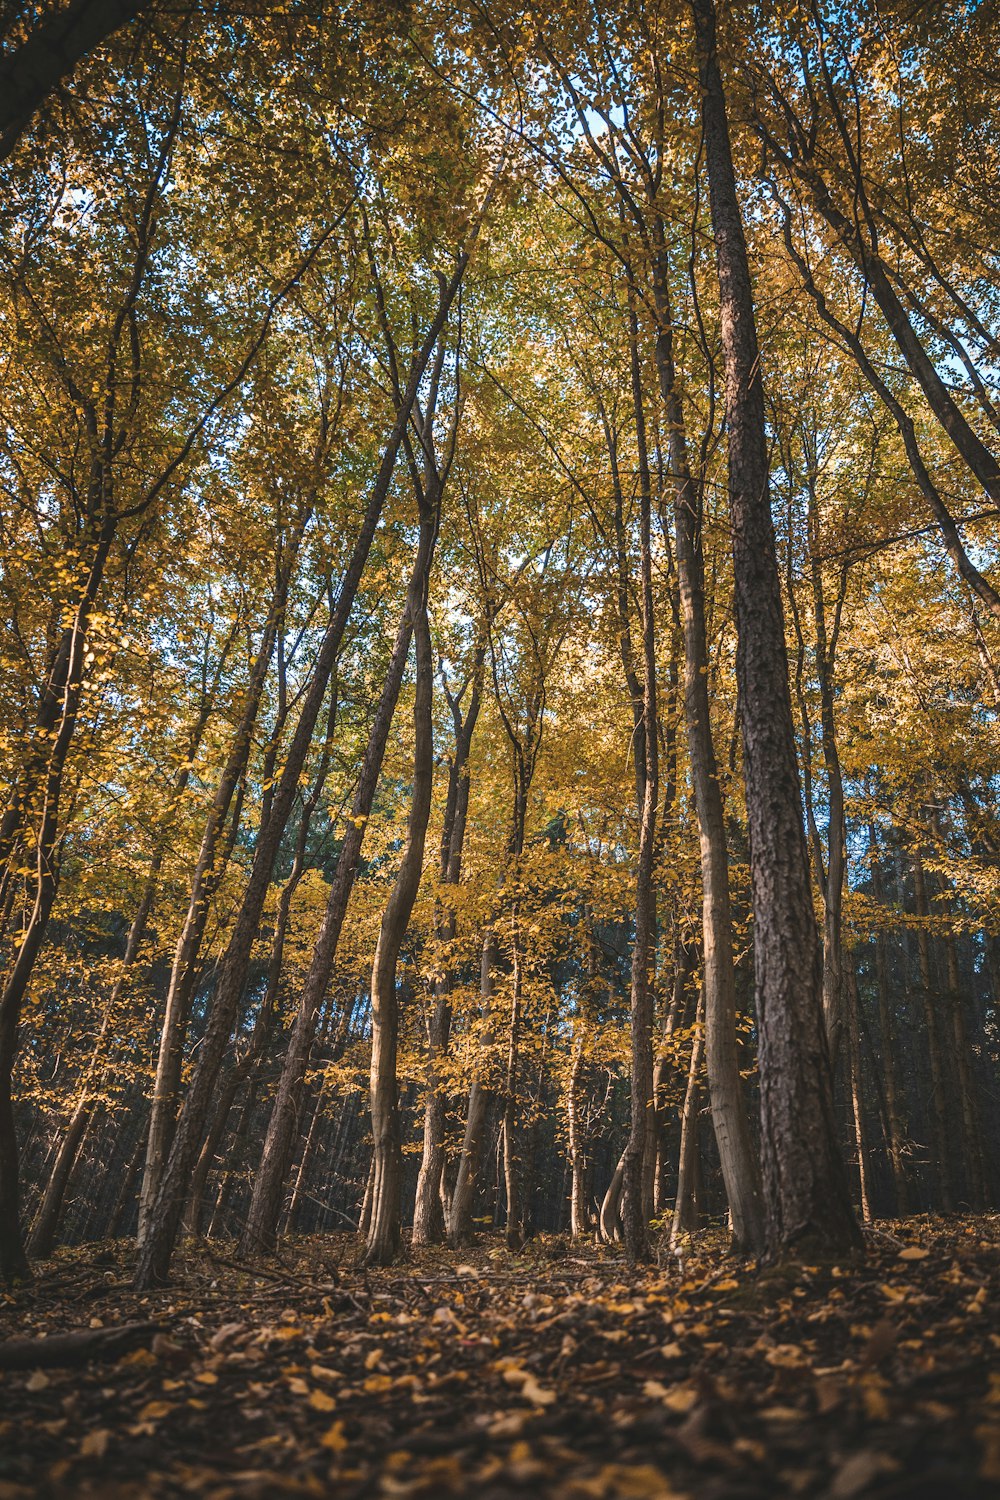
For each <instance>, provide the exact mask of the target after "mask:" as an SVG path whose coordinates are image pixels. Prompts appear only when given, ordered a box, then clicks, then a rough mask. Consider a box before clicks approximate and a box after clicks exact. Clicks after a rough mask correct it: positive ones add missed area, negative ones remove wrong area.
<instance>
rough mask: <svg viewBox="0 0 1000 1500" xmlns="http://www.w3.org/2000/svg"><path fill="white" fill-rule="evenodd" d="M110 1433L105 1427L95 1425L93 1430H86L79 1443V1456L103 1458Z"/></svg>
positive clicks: (109, 1439)
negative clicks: (85, 1434)
mask: <svg viewBox="0 0 1000 1500" xmlns="http://www.w3.org/2000/svg"><path fill="white" fill-rule="evenodd" d="M110 1441H111V1434H110V1432H109V1431H108V1429H107V1428H106V1427H95V1429H94V1431H93V1432H88V1433H87V1436H86V1437H85V1438H84V1440H83V1442H82V1443H81V1444H80V1457H81V1458H103V1457H104V1455H105V1453H106V1452H107V1451H108V1443H109V1442H110Z"/></svg>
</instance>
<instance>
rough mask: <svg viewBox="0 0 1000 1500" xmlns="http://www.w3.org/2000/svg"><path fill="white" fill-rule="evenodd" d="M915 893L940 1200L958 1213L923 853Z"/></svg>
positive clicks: (916, 866)
mask: <svg viewBox="0 0 1000 1500" xmlns="http://www.w3.org/2000/svg"><path fill="white" fill-rule="evenodd" d="M912 869H913V892H914V900H915V905H916V913H917V916H918V918H920V921H919V922H918V925H917V960H918V964H919V967H920V994H921V999H922V1002H923V1009H924V1029H925V1031H926V1033H927V1053H928V1062H929V1065H930V1075H931V1116H932V1120H933V1126H934V1165H935V1169H936V1170H935V1175H936V1177H937V1190H938V1203H939V1205H940V1208H941V1211H942V1213H946V1214H950V1213H952V1212H954V1208H955V1198H954V1186H953V1181H952V1170H951V1151H950V1149H949V1146H950V1139H951V1137H950V1131H949V1125H948V1096H947V1085H946V1082H945V1071H944V1058H943V1054H942V1049H941V1035H940V1028H939V1021H938V1013H937V1005H936V999H937V997H936V995H935V993H934V983H933V978H932V974H931V950H930V935H929V933H928V930H927V922H928V919H929V917H930V908H929V906H928V901H927V882H926V879H925V877H924V865H923V860H922V859H921V858H920V855H919V854H918V853H916V852H914V854H913V856H912Z"/></svg>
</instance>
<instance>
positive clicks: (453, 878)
mask: <svg viewBox="0 0 1000 1500" xmlns="http://www.w3.org/2000/svg"><path fill="white" fill-rule="evenodd" d="M484 660H485V651H484V649H483V648H482V647H479V648H478V649H477V651H476V656H475V662H474V665H473V672H472V694H471V697H470V699H469V707H468V710H467V712H466V714H465V716H464V718H463V716H462V708H461V698H462V694H461V693H459V694H458V695H457V696H456V697H453V696H452V695H451V694H450V693H449V692H448V688H447V684H445V693H446V695H447V697H448V700H449V707H450V708H451V713H452V719H453V721H454V725H455V752H454V756H453V758H452V762H451V767H450V769H449V773H448V797H447V802H446V805H445V818H444V828H443V830H442V834H441V868H440V881H441V884H442V886H457V885H458V883H459V881H460V880H461V878H462V855H463V852H464V849H465V830H466V826H467V823H468V812H469V753H470V750H471V747H472V736H473V734H474V732H475V728H476V722H477V720H478V718H479V709H480V705H481V702H482V681H483V665H484ZM463 691H464V689H463ZM437 928H438V939H439V941H440V942H441V943H442V944H444V945H445V951H446V953H447V945H448V944H450V943H452V942H453V941H454V939H455V930H456V929H455V912H454V909H453V908H451V907H450V906H448V905H447V898H444V909H443V910H442V911H439V913H438V921H437ZM450 963H451V960H450V957H446V959H445V972H444V973H443V974H442V975H441V977H440V978H439V979H438V980H437V981H436V982H435V986H434V1004H433V1009H432V1011H431V1015H430V1019H429V1023H428V1028H427V1030H428V1036H427V1095H426V1099H425V1101H424V1147H423V1154H422V1156H421V1160H420V1172H419V1174H418V1177H417V1193H416V1200H415V1203H414V1208H413V1238H412V1243H413V1244H414V1245H432V1244H439V1243H440V1242H441V1240H443V1239H444V1235H445V1208H444V1201H443V1187H444V1165H445V1160H444V1158H445V1152H444V1128H445V1097H444V1093H443V1092H442V1083H441V1076H440V1068H441V1060H442V1059H443V1058H444V1057H445V1056H446V1055H447V1052H448V1045H449V1040H450V1035H451V999H450V994H451V974H450V972H449V969H450Z"/></svg>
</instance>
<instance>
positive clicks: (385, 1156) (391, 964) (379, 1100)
mask: <svg viewBox="0 0 1000 1500" xmlns="http://www.w3.org/2000/svg"><path fill="white" fill-rule="evenodd" d="M422 583H423V589H424V593H423V596H422V597H421V598H420V599H419V601H418V602H417V603H416V605H415V609H414V624H413V634H414V641H415V647H416V692H415V695H414V701H413V793H412V797H411V801H410V819H409V825H408V828H407V835H406V847H405V849H404V850H403V858H402V862H401V864H400V867H399V873H398V874H397V876H396V881H395V884H394V885H393V888H392V894H391V895H390V897H389V900H388V902H387V904H386V908H385V911H384V912H383V914H382V922H381V925H380V928H379V935H378V942H377V944H376V946H375V958H374V961H373V963H372V984H371V997H372V1058H371V1116H372V1142H373V1148H374V1164H375V1178H374V1185H373V1203H372V1210H371V1218H370V1222H369V1227H368V1240H367V1245H366V1248H365V1263H366V1265H376V1266H387V1265H390V1264H391V1263H392V1261H394V1260H395V1258H396V1256H397V1254H398V1252H399V1240H400V1193H401V1188H402V1177H403V1151H402V1142H401V1138H400V1126H399V1084H398V1081H397V1078H396V1053H397V1046H398V1038H399V1010H398V1002H397V996H396V966H397V962H398V959H399V953H400V949H401V948H402V946H403V939H404V938H405V936H406V929H407V927H408V925H409V921H410V916H411V914H412V912H413V903H414V902H415V900H416V899H417V890H418V888H419V885H420V872H421V870H422V868H423V862H424V842H425V839H426V835H427V822H428V819H429V818H430V811H431V792H432V790H433V785H434V735H433V725H432V720H431V709H432V698H433V679H434V666H433V662H432V659H431V633H430V627H429V625H428V623H427V595H426V589H427V574H426V572H425V573H424V576H423V580H422Z"/></svg>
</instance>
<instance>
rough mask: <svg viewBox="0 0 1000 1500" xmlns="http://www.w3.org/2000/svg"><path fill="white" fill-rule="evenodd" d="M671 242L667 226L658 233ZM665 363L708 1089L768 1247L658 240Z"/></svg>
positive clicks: (691, 497)
mask: <svg viewBox="0 0 1000 1500" xmlns="http://www.w3.org/2000/svg"><path fill="white" fill-rule="evenodd" d="M657 239H658V241H662V230H661V231H660V232H659V233H658V236H657ZM654 286H655V290H656V311H657V323H658V326H657V339H656V362H657V370H658V373H659V379H660V393H661V396H662V399H663V404H664V410H665V414H666V419H667V425H668V432H669V445H670V447H669V454H670V468H671V477H672V480H673V485H674V536H675V541H676V547H677V581H678V587H679V590H680V604H681V618H682V621H683V629H684V717H685V722H686V725H687V741H688V758H689V762H690V768H691V784H692V787H693V790H694V798H695V807H696V809H697V815H698V836H699V845H700V850H701V885H702V934H703V951H704V977H703V994H704V1002H703V1003H704V1009H705V1049H706V1053H707V1062H708V1087H709V1097H710V1101H711V1108H712V1124H713V1126H714V1129H715V1139H716V1144H717V1145H718V1149H719V1160H720V1162H721V1165H722V1176H723V1181H724V1183H725V1187H726V1197H727V1199H728V1202H729V1212H730V1216H731V1221H732V1228H733V1248H734V1250H736V1252H737V1253H738V1254H750V1253H755V1254H756V1253H759V1251H760V1250H761V1249H762V1248H763V1243H764V1208H763V1200H762V1198H761V1185H760V1166H759V1164H758V1161H757V1156H756V1152H755V1150H754V1145H753V1141H752V1138H751V1135H750V1124H749V1119H748V1116H747V1109H746V1102H745V1100H744V1097H743V1084H742V1079H741V1077H740V1065H739V1053H738V1050H737V1043H736V972H735V968H734V962H733V928H732V912H731V909H730V900H729V856H728V853H727V849H726V822H725V812H724V810H723V805H722V792H721V788H720V786H719V769H718V764H717V762H716V758H715V745H714V742H713V738H712V719H711V707H710V704H709V697H708V676H709V659H708V636H707V631H706V627H705V560H704V553H703V550H702V516H703V505H702V497H701V494H700V491H699V489H698V486H697V485H696V484H695V482H694V479H693V476H692V474H691V467H690V462H689V459H688V451H687V436H686V429H685V423H684V411H683V406H682V404H681V398H680V394H679V391H678V387H677V379H676V373H675V368H674V359H673V320H672V316H671V309H670V302H669V298H668V295H667V292H668V288H667V279H666V264H665V252H664V250H663V249H662V248H661V245H660V244H658V247H657V263H656V266H655V268H654Z"/></svg>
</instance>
